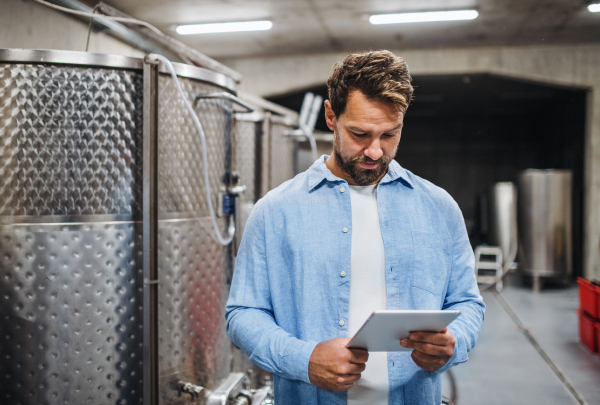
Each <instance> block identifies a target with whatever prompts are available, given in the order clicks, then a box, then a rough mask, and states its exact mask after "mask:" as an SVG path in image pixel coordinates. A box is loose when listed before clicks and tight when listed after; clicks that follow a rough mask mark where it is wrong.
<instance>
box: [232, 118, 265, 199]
mask: <svg viewBox="0 0 600 405" xmlns="http://www.w3.org/2000/svg"><path fill="white" fill-rule="evenodd" d="M257 125H258V126H260V125H261V124H260V123H256V122H254V121H242V120H239V121H237V122H236V131H235V136H236V144H237V148H236V165H237V167H236V170H237V171H238V173H239V174H240V184H243V185H245V186H246V191H245V192H244V196H243V198H244V200H245V201H249V202H256V175H257V174H258V173H257V170H256V158H257V156H256V140H257V139H256V138H257V135H256V127H257Z"/></svg>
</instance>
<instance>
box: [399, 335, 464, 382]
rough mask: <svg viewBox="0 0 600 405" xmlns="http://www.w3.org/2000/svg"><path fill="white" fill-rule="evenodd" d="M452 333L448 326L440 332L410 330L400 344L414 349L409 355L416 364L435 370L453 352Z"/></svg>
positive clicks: (446, 360)
mask: <svg viewBox="0 0 600 405" xmlns="http://www.w3.org/2000/svg"><path fill="white" fill-rule="evenodd" d="M455 342H456V340H455V339H454V335H452V332H450V330H449V329H448V328H445V329H444V330H443V331H441V332H411V333H410V335H409V336H408V339H402V340H401V341H400V345H401V346H402V347H406V348H412V349H414V350H413V352H412V354H411V357H412V359H413V360H414V362H415V363H416V364H417V366H419V367H421V368H422V369H423V370H426V371H430V372H431V371H436V370H438V369H440V368H441V367H442V366H443V365H444V364H446V363H447V362H448V360H450V357H452V355H453V354H454V343H455Z"/></svg>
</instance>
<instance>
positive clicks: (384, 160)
mask: <svg viewBox="0 0 600 405" xmlns="http://www.w3.org/2000/svg"><path fill="white" fill-rule="evenodd" d="M334 136H335V138H334V141H333V153H335V159H336V161H337V162H338V165H339V166H340V167H341V168H342V169H343V170H344V171H345V172H346V173H348V175H349V176H350V177H351V178H352V180H354V181H355V182H356V184H358V185H359V186H368V185H369V184H373V183H375V182H376V181H377V180H378V179H379V178H380V177H382V176H383V174H384V173H385V172H387V169H388V166H389V164H390V162H391V161H392V158H391V157H389V156H385V155H382V156H381V157H380V158H379V159H377V160H373V159H371V158H369V157H367V156H364V155H362V156H355V157H352V158H345V157H343V156H342V154H341V152H340V150H341V149H342V147H341V142H340V136H339V134H335V135H334ZM361 163H371V164H372V163H378V166H377V167H376V168H374V169H363V168H362V167H360V164H361Z"/></svg>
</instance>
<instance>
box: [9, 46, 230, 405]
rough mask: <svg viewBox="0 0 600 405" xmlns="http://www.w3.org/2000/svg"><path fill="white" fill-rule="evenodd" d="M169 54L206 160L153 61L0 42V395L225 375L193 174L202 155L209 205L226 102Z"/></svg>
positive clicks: (80, 398)
mask: <svg viewBox="0 0 600 405" xmlns="http://www.w3.org/2000/svg"><path fill="white" fill-rule="evenodd" d="M174 65H175V69H176V71H177V74H178V76H179V78H180V80H181V84H182V87H183V90H184V92H185V93H186V96H187V97H188V98H189V100H190V101H192V102H194V109H195V111H196V113H197V114H198V115H199V117H200V121H201V122H202V123H203V126H204V131H205V133H206V137H207V143H208V162H202V161H201V154H200V148H201V146H200V141H199V137H198V134H197V133H196V130H195V128H194V127H193V125H192V122H191V119H190V116H189V114H188V113H187V112H186V111H185V110H184V109H183V107H182V103H181V100H180V99H179V98H178V96H177V93H176V92H175V87H174V84H173V81H172V80H171V78H170V77H169V76H168V75H167V74H166V70H164V66H161V67H160V68H159V67H157V66H156V65H152V64H150V63H144V61H143V60H141V59H135V58H125V57H120V56H112V55H98V54H90V53H83V52H66V51H35V50H0V100H1V104H0V157H1V163H0V277H1V279H0V330H1V331H2V333H1V335H2V336H1V341H0V357H1V358H2V361H1V362H0V403H2V404H64V403H70V404H86V403H91V404H95V405H96V404H136V403H142V402H143V403H150V400H149V398H150V397H151V396H153V397H154V398H155V400H156V402H154V403H160V404H179V403H181V404H183V403H186V404H187V403H192V402H193V403H204V401H203V400H202V399H193V397H191V396H190V395H188V394H186V393H182V392H181V391H180V390H181V388H182V385H181V384H182V383H186V382H187V383H190V384H194V385H196V384H197V385H202V386H203V387H205V388H206V389H207V390H213V391H214V390H216V391H215V392H217V394H219V395H221V394H222V393H223V392H225V394H223V395H225V399H227V398H226V397H227V395H228V394H227V393H230V392H231V390H230V391H223V390H221V391H219V389H218V388H219V387H221V386H219V384H221V383H222V382H225V383H228V382H231V383H232V384H231V387H232V389H233V388H235V389H238V388H239V386H240V384H239V381H241V376H235V375H232V374H230V371H231V362H232V344H231V342H230V341H229V339H228V337H227V336H226V334H225V321H224V318H223V309H224V305H225V302H226V299H227V295H228V289H229V283H230V278H231V273H232V270H233V249H232V248H231V246H228V247H223V246H221V245H219V244H218V243H217V242H216V241H215V239H214V238H213V235H212V233H213V232H214V231H213V229H212V226H211V223H210V219H209V218H208V209H207V201H206V197H205V196H204V183H203V180H202V179H203V176H202V167H203V166H202V165H204V164H208V166H209V170H210V182H211V188H212V195H213V198H214V203H215V204H216V203H217V200H218V193H219V191H220V190H221V188H222V186H223V185H228V184H227V182H228V181H230V180H228V179H231V175H230V174H231V170H232V164H233V163H232V160H233V157H232V156H233V150H234V146H233V145H232V139H233V138H232V125H233V124H232V116H233V107H232V103H231V101H229V100H228V99H226V98H225V99H219V98H214V97H213V98H204V97H201V96H202V95H206V94H215V93H219V92H221V93H222V92H227V93H230V94H234V93H235V91H236V89H235V83H234V82H233V80H231V79H230V78H228V77H226V76H223V75H220V74H217V73H214V72H211V71H207V70H204V69H200V68H196V67H191V66H187V65H178V64H174ZM199 96H200V97H199ZM218 223H219V226H221V227H222V229H225V227H226V223H227V218H220V219H218ZM149 269H154V273H152V272H150V270H149ZM232 378H233V379H232ZM149 381H150V382H152V381H154V382H156V381H158V383H156V384H149V383H148V382H149ZM236 384H237V385H236ZM234 386H235V387H234ZM236 387H237V388H236Z"/></svg>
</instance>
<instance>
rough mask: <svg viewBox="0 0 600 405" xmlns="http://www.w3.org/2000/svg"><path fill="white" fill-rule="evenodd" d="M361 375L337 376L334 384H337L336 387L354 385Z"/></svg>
mask: <svg viewBox="0 0 600 405" xmlns="http://www.w3.org/2000/svg"><path fill="white" fill-rule="evenodd" d="M360 377H361V374H360V373H358V374H343V375H339V376H337V377H336V378H335V382H336V383H337V385H347V384H354V383H355V382H357V381H358V380H360Z"/></svg>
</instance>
